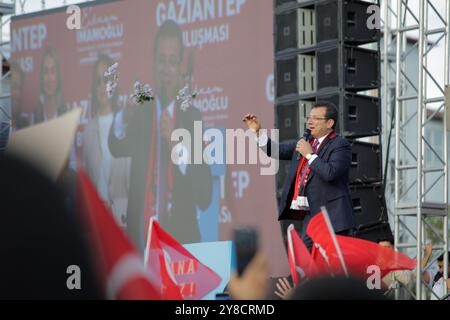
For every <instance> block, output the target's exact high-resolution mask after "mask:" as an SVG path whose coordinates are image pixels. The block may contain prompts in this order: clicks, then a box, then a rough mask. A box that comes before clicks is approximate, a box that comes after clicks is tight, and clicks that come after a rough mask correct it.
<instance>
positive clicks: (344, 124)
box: [317, 92, 381, 138]
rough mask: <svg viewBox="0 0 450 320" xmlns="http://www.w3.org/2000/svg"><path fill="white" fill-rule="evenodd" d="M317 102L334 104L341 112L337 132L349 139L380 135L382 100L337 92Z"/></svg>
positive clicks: (323, 96)
mask: <svg viewBox="0 0 450 320" xmlns="http://www.w3.org/2000/svg"><path fill="white" fill-rule="evenodd" d="M317 101H329V102H333V103H334V104H335V105H336V107H337V108H338V111H339V119H338V124H337V126H336V131H337V132H339V133H340V134H341V135H343V136H345V137H347V138H361V137H368V136H375V135H378V134H379V133H380V130H381V129H380V128H381V125H380V99H378V98H376V97H370V96H364V95H358V94H352V93H344V92H337V93H334V94H329V95H322V96H318V97H317Z"/></svg>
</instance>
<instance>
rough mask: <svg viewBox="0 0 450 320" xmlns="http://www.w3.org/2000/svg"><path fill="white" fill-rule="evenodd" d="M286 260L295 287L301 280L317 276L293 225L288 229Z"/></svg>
mask: <svg viewBox="0 0 450 320" xmlns="http://www.w3.org/2000/svg"><path fill="white" fill-rule="evenodd" d="M287 232H288V258H289V266H290V268H291V275H292V280H293V281H294V284H295V285H296V286H297V285H298V284H299V283H300V281H302V280H303V279H309V278H312V277H314V276H317V275H318V274H319V269H318V267H317V266H316V263H315V262H314V260H313V258H312V257H311V254H310V253H309V251H308V248H306V246H305V244H304V243H303V240H302V239H300V237H299V236H298V234H297V231H295V229H294V225H292V224H291V225H290V226H289V228H288V231H287Z"/></svg>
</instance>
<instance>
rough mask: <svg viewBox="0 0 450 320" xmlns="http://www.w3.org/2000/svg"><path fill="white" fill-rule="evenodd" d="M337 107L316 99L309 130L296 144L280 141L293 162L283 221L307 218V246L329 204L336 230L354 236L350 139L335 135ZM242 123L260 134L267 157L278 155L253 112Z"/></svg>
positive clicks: (280, 215)
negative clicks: (311, 228) (314, 225)
mask: <svg viewBox="0 0 450 320" xmlns="http://www.w3.org/2000/svg"><path fill="white" fill-rule="evenodd" d="M337 119H338V111H337V109H336V107H335V106H334V105H333V104H332V103H330V102H318V103H316V104H315V105H314V106H313V108H312V110H311V112H310V114H309V116H308V117H307V125H308V129H309V130H310V134H307V133H306V134H305V136H304V137H303V138H302V139H300V140H299V141H297V142H295V141H294V142H286V143H280V144H279V145H278V150H279V159H280V160H290V161H291V166H290V170H289V173H288V175H287V177H286V180H285V182H284V186H283V192H282V196H281V199H280V203H279V208H278V209H279V212H278V220H285V219H291V220H303V228H302V231H301V235H302V239H303V241H304V242H305V244H306V246H307V247H308V249H310V250H311V248H312V240H311V239H310V238H309V237H308V236H307V235H306V228H307V226H308V223H309V221H310V220H311V218H312V217H314V216H315V215H316V214H317V213H319V212H320V207H322V206H325V207H326V208H327V211H328V214H329V216H330V220H331V224H332V226H333V228H334V231H335V232H336V234H339V235H349V234H350V231H351V229H352V228H353V227H354V224H355V222H354V216H353V210H352V202H351V197H350V189H349V186H348V184H349V171H350V165H351V158H352V154H351V145H350V143H349V142H348V141H347V140H346V139H344V138H343V137H341V136H339V135H338V134H336V133H335V131H334V129H335V127H336V124H337ZM243 121H244V122H245V123H246V124H247V126H248V127H249V128H250V129H251V130H253V131H254V132H255V133H256V135H257V137H258V145H259V146H260V147H261V148H263V150H264V151H265V152H266V153H267V155H268V156H271V157H277V155H276V154H272V150H277V148H276V147H277V146H275V143H276V142H274V141H271V140H270V139H269V138H268V136H267V135H266V134H265V133H261V134H260V129H261V123H260V122H259V120H258V118H257V117H256V116H255V115H254V114H247V115H246V116H245V117H244V118H243Z"/></svg>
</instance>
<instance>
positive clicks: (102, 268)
mask: <svg viewBox="0 0 450 320" xmlns="http://www.w3.org/2000/svg"><path fill="white" fill-rule="evenodd" d="M78 197H79V204H80V210H81V214H82V217H83V218H84V219H83V220H84V222H85V225H86V227H87V230H88V233H89V237H90V240H91V243H92V248H93V256H94V257H95V258H96V264H97V265H96V267H97V270H98V272H99V275H100V278H101V280H102V284H103V287H104V290H105V291H106V294H107V297H108V298H109V299H118V300H128V299H130V300H159V299H160V298H161V294H160V292H161V290H160V289H159V288H158V287H157V286H156V285H155V279H153V277H152V275H151V274H150V272H149V271H148V270H147V269H146V268H145V266H144V261H143V259H142V257H141V255H140V254H139V252H138V251H137V250H136V249H135V248H134V246H133V245H132V243H131V241H130V240H129V239H128V237H127V235H126V234H125V233H124V231H123V230H122V229H121V228H120V227H119V226H118V225H117V223H116V221H115V219H114V217H113V215H112V213H111V212H110V210H109V209H108V208H107V207H106V205H105V203H104V202H103V200H102V199H101V198H100V196H99V195H98V193H97V191H96V190H95V187H94V186H93V184H92V182H91V181H90V180H89V177H88V176H87V174H86V173H85V172H84V171H83V170H82V169H79V170H78Z"/></svg>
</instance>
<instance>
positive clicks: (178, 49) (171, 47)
mask: <svg viewBox="0 0 450 320" xmlns="http://www.w3.org/2000/svg"><path fill="white" fill-rule="evenodd" d="M183 52H184V48H183V33H182V31H181V28H180V27H179V26H178V24H177V23H176V22H174V21H172V20H166V21H165V22H163V24H162V25H161V26H160V27H159V29H158V31H157V33H156V37H155V44H154V59H153V64H154V66H153V79H154V81H155V82H156V83H155V90H156V92H155V93H156V95H157V96H158V97H159V98H160V99H161V103H162V105H163V106H165V105H167V104H169V103H170V102H171V101H172V100H173V99H174V98H175V97H176V95H177V93H178V91H179V90H180V89H181V83H182V72H181V65H182V61H183Z"/></svg>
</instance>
